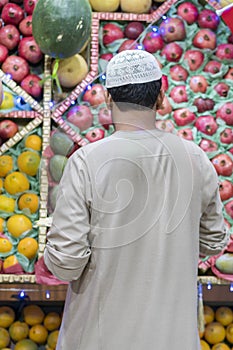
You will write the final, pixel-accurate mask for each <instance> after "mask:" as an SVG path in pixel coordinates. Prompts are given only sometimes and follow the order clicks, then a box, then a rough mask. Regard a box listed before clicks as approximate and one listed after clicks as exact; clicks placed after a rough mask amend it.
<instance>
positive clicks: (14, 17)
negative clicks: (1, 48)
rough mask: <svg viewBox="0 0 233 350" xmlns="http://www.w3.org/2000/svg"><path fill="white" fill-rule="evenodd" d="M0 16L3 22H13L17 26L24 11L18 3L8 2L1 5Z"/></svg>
mask: <svg viewBox="0 0 233 350" xmlns="http://www.w3.org/2000/svg"><path fill="white" fill-rule="evenodd" d="M1 18H2V20H3V22H4V23H5V24H14V25H15V26H17V25H18V24H19V22H21V21H22V19H23V18H24V12H23V9H22V8H21V7H20V6H19V5H16V4H12V3H10V2H9V3H7V4H6V5H5V6H4V7H3V9H2V14H1Z"/></svg>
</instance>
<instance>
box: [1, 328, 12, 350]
mask: <svg viewBox="0 0 233 350" xmlns="http://www.w3.org/2000/svg"><path fill="white" fill-rule="evenodd" d="M9 344H10V335H9V333H8V331H7V330H6V329H5V328H2V327H0V349H2V348H5V347H6V346H8V345H9Z"/></svg>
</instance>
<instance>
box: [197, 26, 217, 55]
mask: <svg viewBox="0 0 233 350" xmlns="http://www.w3.org/2000/svg"><path fill="white" fill-rule="evenodd" d="M193 45H194V46H196V47H198V48H199V49H210V50H214V49H215V48H216V34H215V33H214V32H212V30H210V29H200V30H199V31H198V32H197V34H196V35H195V36H194V38H193Z"/></svg>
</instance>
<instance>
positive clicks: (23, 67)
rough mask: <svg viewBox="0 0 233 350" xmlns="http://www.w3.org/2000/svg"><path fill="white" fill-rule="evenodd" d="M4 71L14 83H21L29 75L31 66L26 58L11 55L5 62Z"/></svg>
mask: <svg viewBox="0 0 233 350" xmlns="http://www.w3.org/2000/svg"><path fill="white" fill-rule="evenodd" d="M2 70H3V72H4V73H6V74H10V75H11V78H12V79H13V80H14V81H16V82H17V83H20V82H21V81H22V80H23V79H24V78H25V77H26V76H27V75H28V74H29V65H28V63H27V61H26V60H25V59H24V58H22V57H18V56H15V55H11V56H9V57H7V58H6V60H5V62H3V64H2Z"/></svg>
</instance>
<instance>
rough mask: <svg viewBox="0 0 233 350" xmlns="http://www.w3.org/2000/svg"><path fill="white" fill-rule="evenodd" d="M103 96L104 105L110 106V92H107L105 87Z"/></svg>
mask: <svg viewBox="0 0 233 350" xmlns="http://www.w3.org/2000/svg"><path fill="white" fill-rule="evenodd" d="M104 96H105V102H106V105H107V106H108V108H111V104H112V97H111V95H110V93H109V92H108V90H107V89H106V90H105V92H104Z"/></svg>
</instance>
